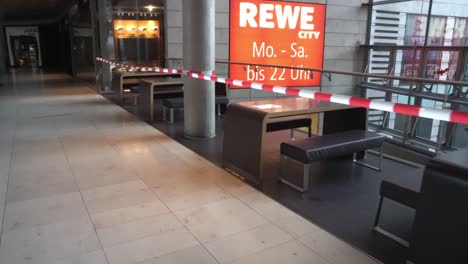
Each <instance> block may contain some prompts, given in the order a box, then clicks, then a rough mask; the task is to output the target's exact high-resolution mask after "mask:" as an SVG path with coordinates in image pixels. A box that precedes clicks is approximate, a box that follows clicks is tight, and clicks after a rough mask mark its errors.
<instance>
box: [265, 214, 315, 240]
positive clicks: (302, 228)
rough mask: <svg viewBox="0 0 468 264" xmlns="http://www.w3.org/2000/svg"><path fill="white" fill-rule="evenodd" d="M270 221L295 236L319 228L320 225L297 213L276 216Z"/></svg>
mask: <svg viewBox="0 0 468 264" xmlns="http://www.w3.org/2000/svg"><path fill="white" fill-rule="evenodd" d="M272 222H273V223H274V224H275V225H277V226H279V227H280V228H281V229H283V230H284V231H286V232H287V233H288V234H290V235H292V236H293V237H295V238H298V237H299V236H302V235H304V234H310V233H313V232H316V231H320V230H321V229H320V227H318V226H317V225H315V224H314V223H311V222H309V221H308V220H306V219H304V218H303V217H302V216H299V215H294V216H287V217H283V218H277V219H274V220H273V221H272Z"/></svg>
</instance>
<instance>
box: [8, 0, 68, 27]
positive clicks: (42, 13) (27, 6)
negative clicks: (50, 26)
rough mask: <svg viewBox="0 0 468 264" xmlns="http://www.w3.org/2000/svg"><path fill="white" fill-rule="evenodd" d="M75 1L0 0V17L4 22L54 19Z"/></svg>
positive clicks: (61, 14) (60, 15)
mask: <svg viewBox="0 0 468 264" xmlns="http://www.w3.org/2000/svg"><path fill="white" fill-rule="evenodd" d="M75 3H76V1H74V0H0V12H1V14H0V17H3V19H2V20H3V21H4V22H5V23H15V22H18V23H23V22H27V21H38V20H55V19H58V18H60V17H62V16H63V15H64V14H65V13H66V12H67V10H68V9H69V8H70V7H71V6H72V5H73V4H75Z"/></svg>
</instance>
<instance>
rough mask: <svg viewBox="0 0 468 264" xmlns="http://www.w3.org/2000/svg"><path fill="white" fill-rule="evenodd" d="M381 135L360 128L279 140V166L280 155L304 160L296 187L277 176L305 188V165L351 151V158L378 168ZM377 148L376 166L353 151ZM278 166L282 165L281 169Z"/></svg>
mask: <svg viewBox="0 0 468 264" xmlns="http://www.w3.org/2000/svg"><path fill="white" fill-rule="evenodd" d="M383 142H384V136H381V135H378V134H376V133H372V132H368V131H363V130H350V131H345V132H338V133H334V134H327V135H324V136H313V137H311V138H306V139H301V140H297V141H293V142H283V143H281V146H280V152H281V154H280V167H281V166H282V162H283V159H284V157H288V158H291V159H294V160H296V161H298V162H301V163H303V164H304V184H303V187H299V186H297V185H295V184H293V183H291V182H289V181H287V180H285V179H283V178H282V176H281V171H280V180H281V181H282V182H284V183H286V184H288V185H290V186H291V187H294V188H295V189H298V190H300V191H306V190H307V188H308V178H309V166H310V163H311V162H313V161H318V160H323V159H330V158H336V157H340V156H345V155H349V154H353V162H355V163H358V164H361V165H364V166H366V167H369V168H371V169H375V170H380V165H381V159H382V151H381V147H382V144H383ZM372 148H380V157H379V165H378V167H374V166H371V165H369V164H366V163H362V162H359V161H357V159H356V153H357V152H362V151H365V150H367V149H372ZM281 170H282V169H281Z"/></svg>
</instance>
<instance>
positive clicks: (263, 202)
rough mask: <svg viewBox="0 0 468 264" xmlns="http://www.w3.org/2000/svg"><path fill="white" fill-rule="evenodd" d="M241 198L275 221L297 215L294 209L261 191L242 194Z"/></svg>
mask: <svg viewBox="0 0 468 264" xmlns="http://www.w3.org/2000/svg"><path fill="white" fill-rule="evenodd" d="M239 199H240V200H242V201H243V202H245V203H246V204H247V205H248V206H249V207H251V208H253V209H254V210H255V211H257V212H258V213H259V214H261V215H262V216H264V217H266V218H267V219H268V220H270V221H273V222H275V221H277V220H278V219H283V218H288V217H294V216H296V214H295V213H294V212H293V211H291V210H289V209H288V208H286V207H284V206H282V205H281V204H279V203H277V202H276V201H274V200H272V199H270V198H268V197H267V196H266V195H264V194H262V193H260V192H256V193H251V194H248V195H245V196H241V197H239Z"/></svg>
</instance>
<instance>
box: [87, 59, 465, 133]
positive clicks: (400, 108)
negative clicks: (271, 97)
mask: <svg viewBox="0 0 468 264" xmlns="http://www.w3.org/2000/svg"><path fill="white" fill-rule="evenodd" d="M96 60H97V61H100V62H104V63H107V64H111V65H115V66H118V67H125V68H134V69H137V70H141V71H148V72H164V73H178V74H181V75H187V76H189V77H192V78H197V79H202V80H207V81H213V82H220V83H226V84H230V85H237V86H242V87H250V88H252V89H256V90H263V91H269V92H274V93H281V94H287V95H294V96H299V97H304V98H309V99H315V100H320V101H326V102H332V103H338V104H345V105H351V106H357V107H365V108H369V109H375V110H380V111H385V112H392V113H398V114H403V115H410V116H418V117H424V118H430V119H436V120H441V121H447V122H454V123H459V124H468V112H464V111H456V110H446V109H434V108H424V107H419V106H414V105H407V104H400V103H392V102H387V101H379V100H371V99H367V98H361V97H355V96H347V95H338V94H330V93H323V92H315V91H310V90H305V89H298V88H291V87H285V86H275V85H269V84H262V83H256V82H249V81H242V80H233V79H228V78H223V77H218V76H215V75H204V74H202V73H201V72H196V71H187V70H181V69H167V68H159V67H140V66H136V65H127V64H123V63H116V62H113V61H110V60H107V59H103V58H99V57H98V58H96Z"/></svg>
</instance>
